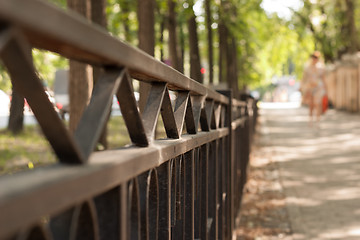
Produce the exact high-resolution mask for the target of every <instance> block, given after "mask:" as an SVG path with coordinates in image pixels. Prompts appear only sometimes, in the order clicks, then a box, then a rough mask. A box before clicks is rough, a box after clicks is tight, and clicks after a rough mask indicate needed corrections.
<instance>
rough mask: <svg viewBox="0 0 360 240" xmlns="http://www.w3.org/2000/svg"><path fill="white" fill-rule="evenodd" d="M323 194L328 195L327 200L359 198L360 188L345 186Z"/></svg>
mask: <svg viewBox="0 0 360 240" xmlns="http://www.w3.org/2000/svg"><path fill="white" fill-rule="evenodd" d="M324 195H326V196H328V197H327V200H333V201H334V200H350V199H360V188H359V187H354V188H345V189H337V190H334V191H329V192H325V193H324Z"/></svg>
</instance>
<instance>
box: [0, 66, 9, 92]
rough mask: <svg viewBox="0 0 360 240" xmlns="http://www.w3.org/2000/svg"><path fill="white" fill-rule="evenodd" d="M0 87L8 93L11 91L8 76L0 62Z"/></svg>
mask: <svg viewBox="0 0 360 240" xmlns="http://www.w3.org/2000/svg"><path fill="white" fill-rule="evenodd" d="M0 89H1V90H3V91H5V92H7V93H9V92H10V91H11V81H10V77H9V75H8V73H7V71H6V69H5V67H4V66H3V65H2V64H1V63H0Z"/></svg>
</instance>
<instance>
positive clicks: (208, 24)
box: [205, 0, 214, 84]
mask: <svg viewBox="0 0 360 240" xmlns="http://www.w3.org/2000/svg"><path fill="white" fill-rule="evenodd" d="M210 5H211V0H205V15H206V29H207V42H208V64H209V66H208V69H209V84H213V83H214V69H213V65H214V60H213V59H214V57H213V55H214V54H213V36H212V29H211V25H212V15H211V9H210Z"/></svg>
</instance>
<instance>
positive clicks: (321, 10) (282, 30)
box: [0, 0, 360, 91]
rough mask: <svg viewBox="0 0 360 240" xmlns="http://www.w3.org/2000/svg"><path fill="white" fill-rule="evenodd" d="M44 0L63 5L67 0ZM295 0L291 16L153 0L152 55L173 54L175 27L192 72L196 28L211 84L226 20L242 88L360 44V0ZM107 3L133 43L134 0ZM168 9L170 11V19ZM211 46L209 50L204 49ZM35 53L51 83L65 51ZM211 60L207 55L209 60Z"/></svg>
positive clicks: (255, 4)
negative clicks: (312, 56) (318, 55)
mask: <svg viewBox="0 0 360 240" xmlns="http://www.w3.org/2000/svg"><path fill="white" fill-rule="evenodd" d="M48 1H50V2H52V3H54V4H56V5H58V6H60V7H62V8H66V1H65V0H48ZM84 1H88V0H84ZM299 1H301V2H302V7H300V8H299V9H293V10H292V16H291V18H289V19H283V18H280V17H279V16H277V15H276V14H275V13H272V14H271V13H268V12H267V11H265V10H264V9H263V8H262V4H261V3H262V0H180V1H171V0H154V2H155V5H156V6H155V10H154V11H155V23H154V24H155V26H154V29H155V57H156V58H157V59H159V60H162V61H164V62H166V63H167V62H168V61H169V60H170V59H171V58H172V57H171V52H170V51H169V49H171V48H169V47H168V44H170V42H171V41H173V40H171V39H172V37H173V36H172V34H174V33H175V35H174V36H175V37H176V42H175V43H176V51H177V55H178V56H177V58H178V59H177V60H178V61H179V63H178V64H180V65H181V66H178V67H177V68H178V69H180V70H181V71H184V73H185V74H186V75H189V76H190V60H191V56H190V50H191V49H193V47H194V46H193V45H191V44H190V42H189V34H196V35H197V39H198V40H197V45H198V49H199V51H198V52H199V53H198V55H199V61H200V63H201V68H202V69H203V70H201V71H202V74H203V78H202V79H203V81H204V83H205V84H208V83H209V72H210V71H209V69H210V68H211V69H212V70H211V73H212V75H213V77H212V78H213V80H212V81H213V83H214V85H216V84H218V83H219V81H220V80H221V79H219V71H225V70H224V69H223V70H221V67H222V66H221V65H219V58H221V56H220V52H219V51H218V48H220V45H221V44H222V43H221V39H220V38H221V34H220V35H219V26H220V25H221V24H222V23H223V24H224V26H225V27H226V31H227V39H225V44H228V47H229V49H231V50H232V51H233V53H232V55H231V56H230V57H233V58H236V59H235V60H236V61H235V60H234V61H232V62H234V63H235V65H236V66H235V71H236V75H232V77H234V76H235V77H236V78H237V80H236V81H237V84H238V86H239V89H241V88H242V87H243V86H245V85H247V86H250V87H251V86H252V87H256V86H259V85H261V84H266V83H268V82H269V81H271V78H272V77H274V76H281V75H295V76H297V78H301V75H302V70H303V66H304V63H305V62H306V61H307V60H308V57H309V54H310V53H311V52H312V51H314V50H315V49H316V50H320V51H321V52H322V53H323V56H324V60H325V61H326V62H333V61H335V60H336V59H338V58H340V57H341V56H342V55H343V54H345V53H352V52H355V51H358V50H359V48H360V43H359V39H358V37H359V31H358V28H359V27H360V26H359V22H360V21H358V20H359V18H360V15H359V14H357V13H358V12H359V0H299ZM106 3H107V6H106V15H107V16H106V17H107V26H108V31H109V32H110V33H111V34H112V35H114V36H115V37H118V38H119V39H121V40H124V41H127V42H128V43H129V44H131V45H133V46H138V43H139V40H138V30H139V23H138V17H137V1H132V0H107V2H106ZM170 3H172V4H174V6H172V7H174V9H173V10H171V9H170V10H171V11H174V12H173V15H171V14H170V13H171V11H169V6H170V5H169V4H170ZM206 4H208V5H207V6H208V9H206ZM194 14H195V22H192V25H191V26H197V27H196V28H197V29H196V32H195V33H194V32H193V30H191V29H190V31H189V29H188V25H187V22H188V20H189V19H191V18H192V16H193V15H194ZM173 17H175V19H174V20H171V18H173ZM170 20H171V21H175V23H176V26H175V28H176V29H175V32H174V33H172V32H173V31H174V30H171V28H170V27H169V26H171V25H169V21H170ZM194 24H195V25H194ZM189 26H190V25H189ZM209 28H210V29H209ZM209 31H211V34H210V35H209ZM209 36H210V37H209ZM190 37H191V36H190ZM190 39H191V38H190ZM170 40H171V41H170ZM209 42H210V44H211V45H209ZM192 44H193V43H192ZM209 47H210V48H211V49H212V50H213V52H211V51H209ZM172 51H173V50H172ZM174 51H175V50H174ZM209 52H211V56H210V55H209V54H210V53H209ZM235 53H236V54H235ZM191 54H193V53H191ZM224 56H225V55H224ZM33 57H34V62H35V65H36V67H37V69H38V71H39V75H40V77H41V79H43V80H44V82H45V83H46V84H48V85H49V86H51V85H52V82H53V79H54V70H55V69H57V68H66V67H67V65H68V62H67V60H66V59H64V58H62V57H60V56H57V55H55V54H52V53H48V52H44V51H41V50H36V49H35V50H34V51H33ZM209 57H210V58H211V60H210V59H209ZM228 57H229V56H228ZM220 60H221V59H220ZM173 61H174V60H173ZM209 63H212V66H211V67H210V66H209ZM196 71H198V70H196ZM225 72H226V71H225ZM0 88H1V89H3V90H5V91H9V90H10V89H11V85H10V81H9V79H8V76H7V75H6V72H5V69H4V68H3V67H2V66H0Z"/></svg>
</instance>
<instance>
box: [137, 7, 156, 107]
mask: <svg viewBox="0 0 360 240" xmlns="http://www.w3.org/2000/svg"><path fill="white" fill-rule="evenodd" d="M137 11H138V14H137V16H138V21H139V30H138V38H139V48H140V49H141V50H143V51H145V52H146V53H147V54H149V55H151V56H154V49H155V30H154V26H155V16H154V13H155V0H139V1H138V10H137ZM149 90H150V84H148V83H145V82H141V83H140V103H139V105H140V110H141V111H143V110H144V107H145V104H146V99H147V96H148V93H149Z"/></svg>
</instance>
